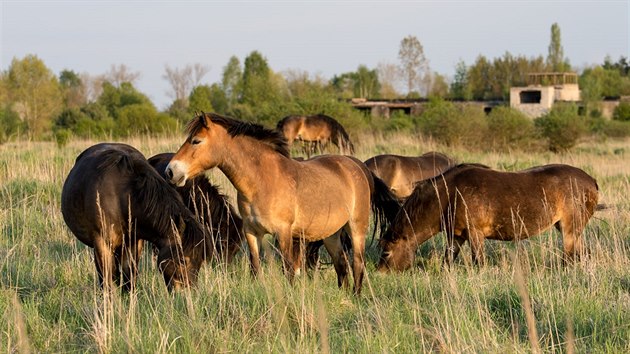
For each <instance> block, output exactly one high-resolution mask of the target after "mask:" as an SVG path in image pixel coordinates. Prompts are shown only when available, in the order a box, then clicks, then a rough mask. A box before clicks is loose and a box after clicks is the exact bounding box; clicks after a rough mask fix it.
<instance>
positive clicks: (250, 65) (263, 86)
mask: <svg viewBox="0 0 630 354" xmlns="http://www.w3.org/2000/svg"><path fill="white" fill-rule="evenodd" d="M273 96H274V88H273V85H272V82H271V69H269V65H268V64H267V59H265V58H264V57H263V56H262V54H260V53H259V52H258V51H253V52H252V53H251V54H250V55H249V56H247V58H245V69H244V71H243V97H242V98H241V100H242V102H243V103H246V104H249V105H250V106H252V107H254V106H256V105H258V104H260V103H262V102H265V101H267V100H269V99H270V98H272V97H273Z"/></svg>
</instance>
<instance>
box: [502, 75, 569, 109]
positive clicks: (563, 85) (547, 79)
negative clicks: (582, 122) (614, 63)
mask: <svg viewBox="0 0 630 354" xmlns="http://www.w3.org/2000/svg"><path fill="white" fill-rule="evenodd" d="M578 101H580V88H579V87H578V76H577V74H576V73H573V72H565V73H557V72H550V73H531V74H528V75H527V86H526V87H512V88H510V107H512V108H515V109H518V110H519V111H521V112H523V113H524V114H525V115H527V116H529V117H531V118H538V117H540V116H542V115H545V114H547V113H549V111H550V110H551V107H553V104H554V103H555V102H578Z"/></svg>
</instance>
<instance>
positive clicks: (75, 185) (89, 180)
mask: <svg viewBox="0 0 630 354" xmlns="http://www.w3.org/2000/svg"><path fill="white" fill-rule="evenodd" d="M61 212H62V213H63V218H64V220H65V222H66V224H67V225H68V227H69V228H70V230H71V231H72V233H73V234H74V235H75V236H76V237H77V238H78V239H79V240H80V241H81V242H83V243H84V244H86V245H87V246H89V247H92V248H94V263H95V265H96V270H97V273H98V277H99V282H100V284H101V286H103V287H104V288H106V289H109V288H111V285H112V283H113V281H114V280H115V281H116V282H118V283H120V284H121V285H122V286H123V289H126V290H128V289H130V288H132V287H133V286H134V284H135V278H136V274H137V270H138V259H139V257H140V254H141V251H142V244H143V240H146V241H149V242H151V243H153V244H154V245H156V246H157V248H158V249H159V254H158V265H159V268H160V270H161V271H162V273H163V275H164V280H165V281H166V284H167V286H168V287H169V289H171V288H178V287H180V286H182V285H188V284H191V283H193V282H194V281H195V280H196V276H197V271H198V270H199V268H200V267H201V264H202V261H203V260H204V259H205V256H206V253H207V250H206V247H204V243H205V242H204V240H205V232H204V228H203V227H201V225H200V224H199V223H198V222H197V221H196V219H195V217H194V215H192V213H191V212H190V211H189V210H188V208H186V206H185V205H184V203H183V202H182V199H181V197H180V196H179V194H178V193H177V192H176V191H175V189H173V188H171V187H170V186H169V185H168V183H166V181H164V179H163V178H162V177H160V175H158V173H157V172H155V170H154V169H153V168H152V167H151V165H149V163H148V162H147V160H146V159H145V157H144V156H143V155H142V153H140V152H139V151H138V150H136V149H134V148H133V147H131V146H129V145H124V144H113V143H112V144H106V143H104V144H98V145H94V146H92V147H90V148H88V149H86V150H85V151H83V152H82V153H81V154H80V155H79V156H78V157H77V159H76V161H75V164H74V167H73V168H72V170H71V171H70V173H69V174H68V177H67V178H66V181H65V183H64V185H63V191H62V194H61ZM120 275H122V279H121V277H120Z"/></svg>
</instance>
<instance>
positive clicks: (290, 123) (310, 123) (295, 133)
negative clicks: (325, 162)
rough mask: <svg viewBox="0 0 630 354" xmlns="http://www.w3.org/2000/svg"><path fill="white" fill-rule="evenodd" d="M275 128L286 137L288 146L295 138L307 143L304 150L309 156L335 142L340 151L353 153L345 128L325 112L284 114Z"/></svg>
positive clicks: (352, 146)
mask: <svg viewBox="0 0 630 354" xmlns="http://www.w3.org/2000/svg"><path fill="white" fill-rule="evenodd" d="M276 129H277V130H278V131H279V132H281V133H282V135H283V136H284V137H285V138H286V139H287V141H288V142H289V146H291V144H293V141H294V140H296V139H298V140H301V141H302V142H303V143H305V144H307V146H306V147H305V152H306V154H307V156H309V157H310V156H311V155H312V154H313V153H315V152H316V151H321V150H322V149H323V148H324V147H325V145H327V144H328V143H333V144H335V145H336V146H337V147H338V148H339V150H340V151H341V153H350V154H354V145H352V142H351V141H350V137H349V136H348V133H347V132H346V130H345V129H344V128H343V126H342V125H341V124H340V123H339V122H338V121H336V120H335V119H334V118H332V117H330V116H327V115H325V114H316V115H312V116H299V115H292V116H286V117H284V118H282V119H281V120H280V121H279V122H278V124H277V125H276Z"/></svg>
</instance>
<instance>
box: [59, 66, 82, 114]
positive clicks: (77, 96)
mask: <svg viewBox="0 0 630 354" xmlns="http://www.w3.org/2000/svg"><path fill="white" fill-rule="evenodd" d="M59 84H60V85H61V90H62V92H63V101H64V104H65V106H66V108H78V107H80V106H83V105H84V104H86V103H87V99H86V97H85V89H84V85H83V82H82V81H81V77H80V76H79V74H77V73H75V72H74V71H72V70H63V71H62V72H61V73H60V74H59Z"/></svg>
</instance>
